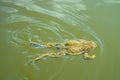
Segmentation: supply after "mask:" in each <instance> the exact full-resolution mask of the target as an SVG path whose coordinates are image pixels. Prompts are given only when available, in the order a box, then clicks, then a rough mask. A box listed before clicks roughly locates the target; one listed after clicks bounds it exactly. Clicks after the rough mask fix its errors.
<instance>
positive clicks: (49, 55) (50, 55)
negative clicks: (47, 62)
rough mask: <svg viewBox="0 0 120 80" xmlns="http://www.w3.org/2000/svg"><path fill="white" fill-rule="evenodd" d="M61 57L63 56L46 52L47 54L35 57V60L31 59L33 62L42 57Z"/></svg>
mask: <svg viewBox="0 0 120 80" xmlns="http://www.w3.org/2000/svg"><path fill="white" fill-rule="evenodd" d="M63 55H65V54H61V53H52V52H48V53H45V54H42V55H40V56H38V57H36V58H35V59H33V61H38V60H40V59H41V58H43V57H60V56H63Z"/></svg>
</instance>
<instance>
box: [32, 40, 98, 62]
mask: <svg viewBox="0 0 120 80" xmlns="http://www.w3.org/2000/svg"><path fill="white" fill-rule="evenodd" d="M30 44H31V46H37V47H43V48H49V49H50V48H52V47H55V48H56V49H57V52H47V53H44V54H41V55H40V56H38V57H36V58H34V59H33V61H38V60H40V59H41V58H43V57H61V56H65V55H80V54H82V55H83V57H84V59H94V58H95V57H96V56H95V54H93V55H89V54H88V53H89V52H90V51H91V50H93V49H95V48H96V46H97V45H96V43H95V42H93V41H87V40H83V39H82V40H67V41H65V42H64V43H57V42H50V43H47V44H38V43H36V42H33V41H30Z"/></svg>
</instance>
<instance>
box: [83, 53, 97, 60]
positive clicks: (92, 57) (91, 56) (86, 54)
mask: <svg viewBox="0 0 120 80" xmlns="http://www.w3.org/2000/svg"><path fill="white" fill-rule="evenodd" d="M83 57H84V59H94V58H95V57H96V56H95V54H93V55H89V54H88V53H84V54H83Z"/></svg>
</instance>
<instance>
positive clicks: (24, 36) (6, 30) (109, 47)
mask: <svg viewBox="0 0 120 80" xmlns="http://www.w3.org/2000/svg"><path fill="white" fill-rule="evenodd" d="M119 8H120V1H118V0H101V1H100V0H91V1H89V0H0V27H1V28H0V36H1V38H0V43H1V46H0V48H1V49H0V54H1V56H0V63H1V66H0V71H1V72H0V79H1V80H119V79H120V77H119V73H120V72H119V70H120V69H119V67H120V64H119V60H120V59H119V56H120V54H119V49H118V48H119V44H120V42H119V39H120V37H119V29H120V28H119V26H120V23H119V21H120V15H119V14H120V11H119ZM30 39H31V40H32V41H34V42H37V43H42V44H45V43H47V42H64V41H66V40H70V39H74V40H78V39H86V40H90V41H94V42H96V43H97V48H96V49H95V50H94V51H92V52H91V54H96V56H97V57H96V59H94V60H83V59H82V56H63V57H61V58H44V59H43V60H41V61H39V62H37V63H35V64H32V65H31V64H28V62H29V60H31V59H33V58H34V57H36V56H38V55H39V54H42V53H45V52H48V51H50V50H49V49H45V48H37V47H31V46H30V42H29V40H30Z"/></svg>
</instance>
